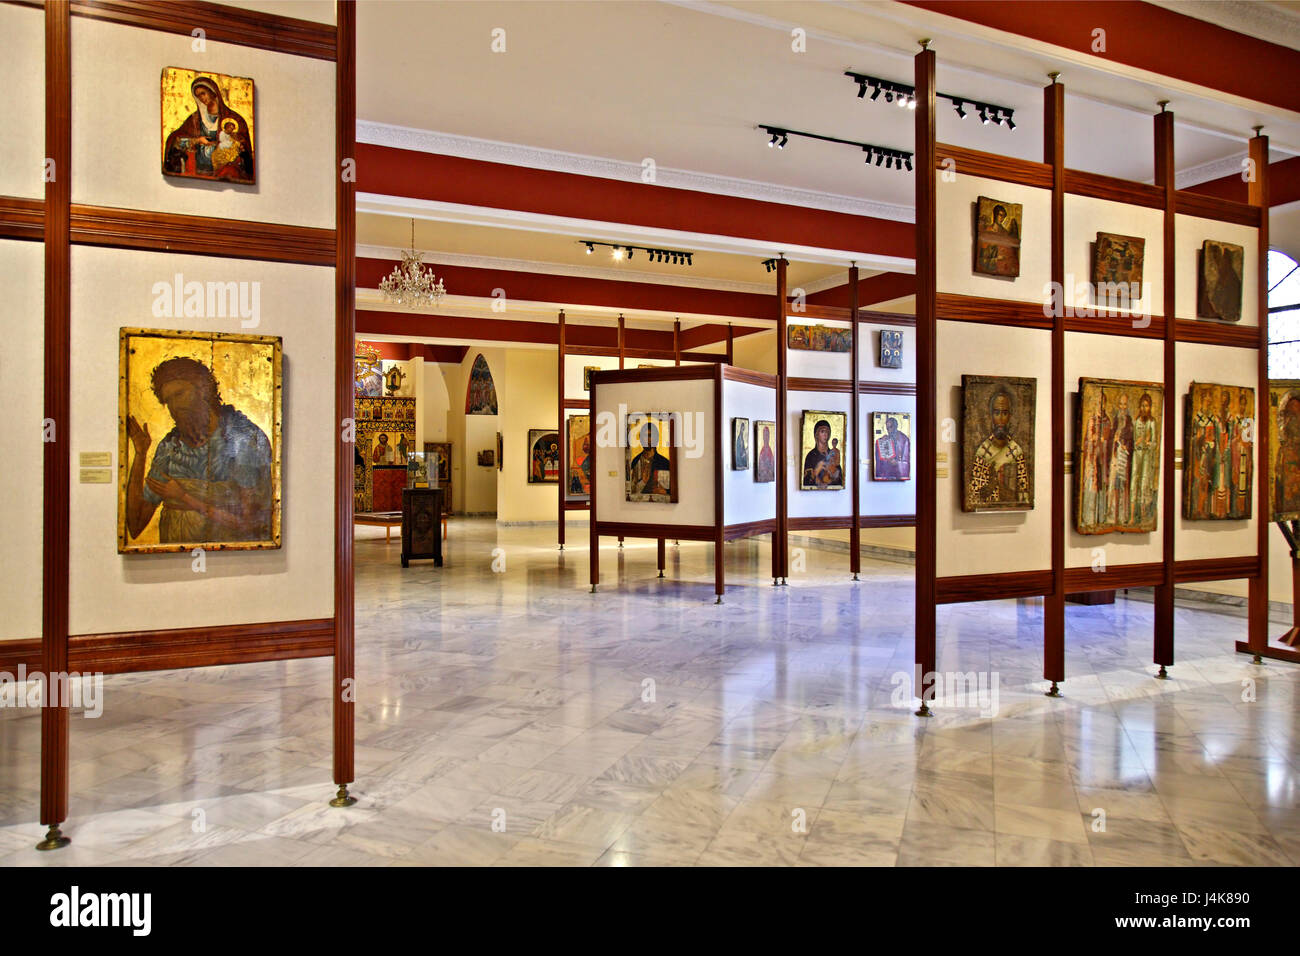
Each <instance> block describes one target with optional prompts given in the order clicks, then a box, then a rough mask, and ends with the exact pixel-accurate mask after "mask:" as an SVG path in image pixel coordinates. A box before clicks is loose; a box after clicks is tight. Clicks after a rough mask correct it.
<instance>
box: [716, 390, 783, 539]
mask: <svg viewBox="0 0 1300 956" xmlns="http://www.w3.org/2000/svg"><path fill="white" fill-rule="evenodd" d="M737 418H743V419H747V422H746V423H745V432H746V444H747V445H748V446H749V467H748V468H745V469H743V470H736V469H735V468H734V467H733V465H734V458H735V442H734V431H733V428H734V422H735V420H736V419H737ZM759 421H766V422H772V423H774V425H775V422H776V389H775V388H768V387H767V386H764V385H755V384H753V383H751V382H735V381H730V380H727V379H723V381H722V507H723V523H724V524H729V525H732V524H747V523H749V522H751V521H768V520H773V519H775V518H776V480H775V477H776V476H775V471H774V472H773V480H772V481H755V480H754V467H755V465H756V464H757V463H758V454H759V452H760V451H761V450H762V444H761V442H762V438H761V437H756V436H755V432H754V426H755V423H756V422H759ZM771 431H772V439H771V449H772V456H773V464H774V465H775V464H776V428H775V427H773V428H772V430H771Z"/></svg>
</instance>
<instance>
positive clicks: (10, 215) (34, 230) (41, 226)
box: [0, 196, 45, 242]
mask: <svg viewBox="0 0 1300 956" xmlns="http://www.w3.org/2000/svg"><path fill="white" fill-rule="evenodd" d="M0 239H29V240H35V241H36V242H44V241H45V203H44V201H43V200H40V199H21V198H19V197H17V196H0Z"/></svg>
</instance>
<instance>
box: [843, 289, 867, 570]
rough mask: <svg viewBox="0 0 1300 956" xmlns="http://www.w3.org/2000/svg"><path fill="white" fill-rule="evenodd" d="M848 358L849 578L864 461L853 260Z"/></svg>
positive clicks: (858, 565) (857, 541) (857, 552)
mask: <svg viewBox="0 0 1300 956" xmlns="http://www.w3.org/2000/svg"><path fill="white" fill-rule="evenodd" d="M849 322H850V325H849V341H850V343H851V347H850V349H849V359H850V361H851V362H852V363H853V371H852V374H851V375H850V376H849V381H850V382H851V383H852V389H853V391H852V393H851V394H850V396H849V415H850V417H851V418H852V419H853V424H852V426H851V427H850V428H849V444H850V446H851V447H852V450H853V454H851V455H846V456H845V457H846V458H847V459H848V461H846V462H845V464H846V465H847V466H848V467H850V468H852V469H853V493H852V495H851V502H852V507H853V521H852V523H850V525H849V571H850V572H851V573H852V574H853V580H855V581H856V580H857V579H858V574H859V573H860V572H861V571H862V494H861V490H860V489H861V487H862V462H864V461H866V456H865V455H863V450H862V445H861V444H860V442H861V441H862V434H861V432H862V426H861V424H860V422H861V419H862V414H861V412H860V408H861V399H860V396H859V395H858V356H859V354H860V353H861V343H859V341H858V338H859V332H860V330H859V328H858V266H857V264H856V263H854V264H853V265H851V266H849Z"/></svg>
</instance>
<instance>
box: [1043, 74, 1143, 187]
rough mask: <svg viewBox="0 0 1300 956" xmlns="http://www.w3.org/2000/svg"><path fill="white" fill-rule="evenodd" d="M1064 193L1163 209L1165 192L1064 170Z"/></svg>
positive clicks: (1118, 180)
mask: <svg viewBox="0 0 1300 956" xmlns="http://www.w3.org/2000/svg"><path fill="white" fill-rule="evenodd" d="M1058 85H1059V84H1058ZM1065 191H1066V192H1067V193H1072V194H1074V195H1076V196H1090V197H1092V198H1093V199H1109V200H1110V201H1111V202H1122V203H1127V204H1128V205H1130V206H1145V207H1147V208H1148V209H1164V208H1165V191H1164V189H1163V188H1161V187H1160V186H1152V185H1150V184H1149V183H1138V182H1133V181H1132V180H1128V179H1120V178H1119V177H1117V176H1103V175H1102V174H1101V173H1086V172H1084V171H1082V170H1079V169H1067V170H1065Z"/></svg>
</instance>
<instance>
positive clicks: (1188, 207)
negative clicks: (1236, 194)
mask: <svg viewBox="0 0 1300 956" xmlns="http://www.w3.org/2000/svg"><path fill="white" fill-rule="evenodd" d="M1261 208H1262V207H1259V206H1248V205H1246V204H1245V203H1240V202H1233V201H1232V200H1230V199H1220V198H1218V197H1217V196H1205V195H1202V194H1200V193H1191V192H1187V191H1186V190H1183V189H1180V190H1178V191H1177V192H1175V193H1174V211H1175V212H1176V213H1178V214H1179V215H1180V216H1199V217H1201V218H1202V219H1217V220H1219V221H1220V222H1233V223H1236V224H1237V225H1239V226H1254V227H1255V228H1256V229H1258V228H1259V224H1260V221H1261V219H1262V218H1263V216H1262V214H1261Z"/></svg>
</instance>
